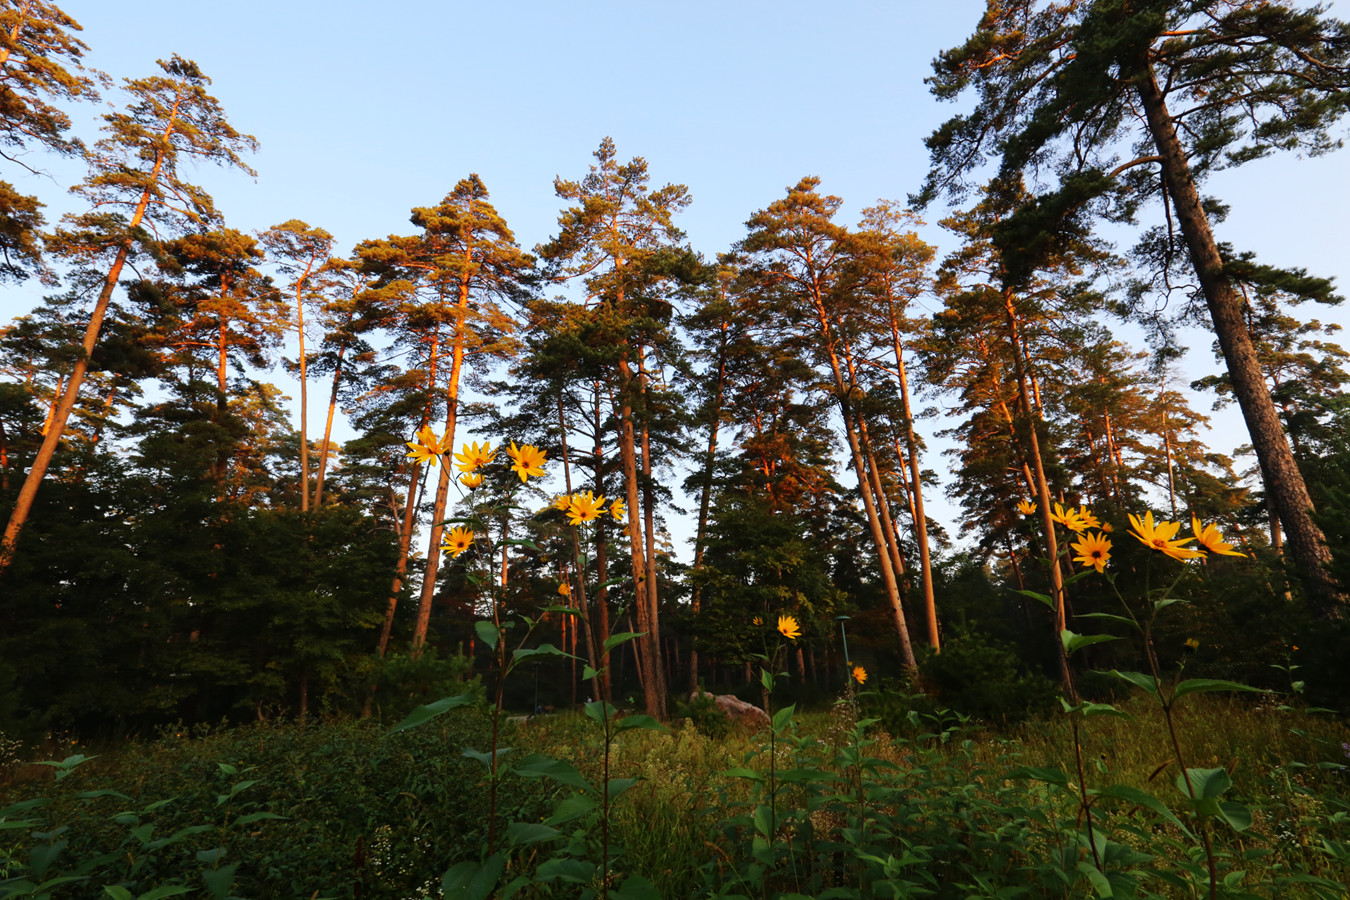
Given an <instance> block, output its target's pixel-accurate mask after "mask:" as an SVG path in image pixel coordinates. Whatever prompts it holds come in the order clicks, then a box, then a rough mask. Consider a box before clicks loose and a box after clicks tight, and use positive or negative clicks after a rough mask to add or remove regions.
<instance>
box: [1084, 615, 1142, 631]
mask: <svg viewBox="0 0 1350 900" xmlns="http://www.w3.org/2000/svg"><path fill="white" fill-rule="evenodd" d="M1074 618H1075V619H1105V620H1107V621H1108V622H1119V623H1120V624H1122V625H1128V626H1130V627H1131V628H1133V629H1134V630H1135V631H1138V630H1139V623H1137V622H1135V621H1134V619H1127V618H1125V617H1124V616H1117V615H1115V614H1113V613H1102V612H1092V613H1078V614H1076V615H1075V616H1074Z"/></svg>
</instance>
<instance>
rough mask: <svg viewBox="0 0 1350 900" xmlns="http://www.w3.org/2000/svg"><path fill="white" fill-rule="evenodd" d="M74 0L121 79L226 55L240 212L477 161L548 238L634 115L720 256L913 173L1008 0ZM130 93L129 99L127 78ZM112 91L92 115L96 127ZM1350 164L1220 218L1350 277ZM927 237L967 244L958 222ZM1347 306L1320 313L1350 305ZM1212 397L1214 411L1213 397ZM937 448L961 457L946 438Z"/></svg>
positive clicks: (652, 157)
mask: <svg viewBox="0 0 1350 900" xmlns="http://www.w3.org/2000/svg"><path fill="white" fill-rule="evenodd" d="M63 8H64V9H65V10H66V12H67V13H69V14H70V15H72V16H73V17H74V18H75V19H77V20H78V21H79V22H80V23H81V24H82V25H83V26H84V29H85V30H84V33H83V35H82V37H83V39H84V40H85V42H86V43H87V44H88V45H89V47H90V51H89V55H88V58H87V62H88V63H89V64H90V65H91V66H94V67H96V68H99V69H102V70H103V71H105V72H107V73H108V74H109V75H111V76H113V78H114V79H116V80H117V81H118V82H119V83H120V81H121V79H122V78H126V77H141V76H145V75H149V74H153V73H154V72H156V71H157V69H156V66H155V60H156V59H157V58H168V57H169V56H170V55H172V54H174V53H178V54H181V55H182V56H184V57H188V58H191V59H194V60H196V61H197V62H198V64H199V65H200V66H201V68H202V70H203V71H204V72H205V73H206V74H207V75H209V76H210V77H211V78H212V79H213V81H214V85H213V91H214V93H215V95H216V96H217V98H219V100H220V101H221V103H222V104H223V106H224V108H225V110H226V112H227V113H228V115H229V118H230V120H231V122H232V123H233V124H234V125H235V127H236V128H238V129H240V130H241V131H245V132H249V133H251V134H253V135H255V136H256V137H257V138H258V139H259V141H260V144H261V149H260V151H259V153H258V154H257V155H256V156H255V157H254V158H252V160H250V163H251V165H252V166H253V168H255V169H256V170H257V172H258V178H257V182H256V183H254V182H253V181H252V180H251V179H249V178H247V177H245V176H242V175H238V174H223V173H220V172H218V171H215V170H211V169H203V170H201V171H200V172H199V173H196V174H197V176H198V179H199V181H200V183H202V184H203V185H204V186H206V187H207V188H208V190H210V191H211V193H212V194H213V195H214V197H215V199H216V203H217V206H218V207H219V209H220V210H221V211H222V212H223V213H224V215H225V217H226V220H227V223H228V224H229V225H231V226H232V227H235V228H239V229H241V230H248V231H256V230H261V229H263V228H266V227H268V226H270V225H273V224H276V223H279V222H282V221H285V220H287V219H291V218H299V219H303V220H305V221H307V222H309V223H310V224H311V225H315V226H319V227H322V228H325V229H327V230H329V231H330V232H332V233H333V234H334V235H336V237H337V240H338V249H339V251H340V252H344V253H345V252H346V251H348V250H350V248H351V247H352V246H353V245H354V244H355V243H356V242H358V241H360V240H363V239H366V238H372V237H383V236H385V235H387V234H390V233H408V232H409V231H410V230H411V226H410V225H409V224H408V221H407V217H408V211H409V209H410V208H412V207H413V206H422V205H429V204H432V203H434V202H436V201H438V200H439V199H440V198H441V197H443V196H444V195H445V194H446V193H447V192H448V191H449V189H450V188H451V187H452V186H453V185H454V184H455V182H456V181H458V180H459V179H460V178H462V177H464V176H465V175H467V174H469V173H471V172H477V173H478V174H479V175H481V176H482V178H483V180H484V182H485V183H486V185H487V187H488V189H489V190H490V191H491V192H492V198H493V201H494V203H495V204H496V206H497V208H498V210H499V211H500V212H501V213H502V214H503V215H504V216H505V217H506V219H507V221H508V222H509V223H510V224H511V226H512V228H513V229H514V230H515V232H516V237H517V239H518V240H519V241H520V243H521V245H522V246H524V247H526V248H530V247H533V246H534V245H535V244H537V243H539V242H541V241H544V240H547V239H548V238H549V237H550V236H551V234H552V233H553V231H554V230H555V227H556V220H557V214H558V210H559V208H560V201H558V200H557V199H556V198H555V197H554V195H553V190H552V182H553V179H554V177H555V176H558V175H561V176H563V177H565V178H577V177H579V176H581V175H582V174H584V173H585V171H586V168H587V165H588V164H589V163H590V161H591V156H590V155H591V153H592V152H593V151H594V150H595V148H596V146H597V145H598V144H599V142H600V140H601V138H603V137H604V136H606V135H611V136H613V137H614V139H615V141H616V143H617V147H618V152H619V155H620V157H621V158H622V159H627V158H629V157H631V156H643V157H645V158H646V159H647V161H648V163H649V165H650V172H651V176H652V181H653V183H654V184H656V185H659V184H664V183H666V182H678V183H683V184H686V185H688V187H689V189H690V191H691V193H692V195H693V204H692V206H691V207H690V208H689V210H688V211H687V212H686V213H685V214H684V215H683V216H682V217H681V219H680V225H681V227H683V228H684V230H685V231H686V232H688V235H689V239H690V241H691V243H692V244H693V246H694V248H695V249H697V250H699V251H701V252H702V253H704V254H705V255H707V256H710V257H711V256H713V255H715V254H716V253H718V252H721V251H723V250H726V249H727V248H728V247H729V246H730V245H731V244H732V243H733V242H734V241H736V240H738V239H739V238H740V237H742V236H743V234H744V227H743V223H744V221H745V219H746V218H747V217H748V216H749V215H750V214H751V213H752V212H754V211H755V210H757V209H760V208H762V207H764V206H765V205H767V204H768V203H770V202H772V201H773V200H775V199H776V198H778V197H779V196H781V195H782V193H783V191H784V189H785V188H786V187H787V186H789V185H791V184H794V183H795V182H796V181H797V180H798V179H800V178H801V177H802V176H803V175H808V174H810V175H818V176H820V177H821V179H822V189H823V190H825V191H827V192H829V193H833V194H837V195H839V196H841V197H843V198H844V200H845V201H846V205H845V210H844V216H843V219H844V221H845V222H846V223H849V224H851V223H853V222H854V221H856V219H857V217H858V212H859V211H860V210H861V209H862V208H863V207H865V206H868V205H870V204H872V203H874V202H875V201H876V200H877V199H878V198H895V199H903V198H904V197H905V195H906V194H908V193H909V192H911V191H913V190H914V189H915V188H916V187H917V186H918V184H919V182H920V180H921V178H922V177H923V174H924V172H925V170H926V165H927V156H926V152H925V151H924V148H923V146H922V140H923V138H924V137H925V136H926V135H928V134H929V133H930V132H931V131H932V129H933V128H934V127H935V126H936V125H937V124H939V123H940V122H941V121H943V120H944V119H945V118H946V117H948V116H949V115H951V114H952V113H953V112H954V111H955V110H956V109H957V107H953V106H951V105H940V104H938V103H936V102H935V101H933V100H932V99H931V98H930V97H929V95H928V93H927V90H926V88H925V85H924V83H923V79H924V77H925V76H926V75H927V74H928V71H929V63H930V61H931V59H932V58H933V57H934V56H935V55H936V54H937V53H938V52H939V51H941V50H943V49H946V48H948V47H951V46H954V45H956V44H958V43H960V42H961V41H963V40H964V38H965V37H967V36H968V35H969V33H970V32H971V31H972V30H973V27H974V25H975V23H976V21H977V19H978V16H979V14H980V11H981V10H982V9H983V4H982V3H978V2H974V0H952V2H944V3H931V2H917V0H898V2H859V0H839V2H835V3H833V4H821V3H805V2H797V0H792V2H784V0H779V2H735V0H732V2H727V0H723V2H717V3H711V2H703V0H693V2H682V3H651V2H635V0H628V2H623V3H619V2H614V3H607V2H575V3H569V2H561V0H554V2H502V3H495V4H491V3H481V2H476V3H464V2H442V3H434V2H417V0H387V2H383V3H370V2H368V0H366V2H360V3H356V2H345V0H343V2H317V0H272V2H260V0H234V2H229V3H223V2H213V3H186V2H182V0H176V2H173V0H138V2H135V3H118V2H112V0H67V2H65V3H64V4H63ZM105 101H106V102H111V103H112V104H115V105H118V106H120V105H121V104H122V102H123V99H122V97H120V96H119V94H118V93H117V91H116V90H113V91H109V92H108V93H107V94H106V96H105ZM96 112H97V111H96V110H95V109H93V108H92V107H87V108H86V109H85V111H84V113H83V114H81V116H80V123H81V124H80V125H79V128H78V131H79V133H80V134H81V135H82V136H83V137H85V138H86V139H87V140H92V139H93V138H94V137H95V134H94V131H95V124H94V120H93V118H92V117H93V115H95V113H96ZM47 168H48V169H49V171H50V172H51V175H52V178H49V179H24V178H14V177H12V175H11V176H10V177H11V178H12V180H14V181H15V182H16V186H18V187H19V188H21V189H23V190H26V191H28V192H32V193H37V194H38V195H39V197H40V198H41V199H42V200H43V201H44V202H46V203H47V204H48V206H49V210H50V212H51V213H52V214H53V215H52V218H55V217H56V214H59V212H61V211H64V210H65V209H68V208H70V207H69V206H68V203H69V202H70V201H68V200H67V199H66V198H65V197H64V192H65V189H66V188H68V187H69V186H70V185H71V184H73V183H75V182H76V181H78V180H79V179H80V178H81V177H82V175H83V172H82V171H81V170H80V169H79V168H78V167H75V166H72V165H69V164H64V163H61V162H59V161H48V162H47ZM9 171H12V170H9ZM1347 173H1350V152H1346V151H1343V152H1341V153H1339V154H1334V155H1332V156H1330V157H1327V158H1323V159H1318V160H1297V159H1294V158H1292V157H1285V158H1281V159H1273V160H1265V161H1261V162H1258V163H1255V164H1252V165H1249V166H1246V167H1244V168H1242V169H1238V170H1235V171H1233V172H1229V173H1222V174H1221V175H1220V176H1219V177H1216V178H1215V179H1214V180H1213V182H1212V183H1211V185H1210V186H1209V189H1210V191H1211V192H1212V193H1214V194H1217V195H1218V196H1220V197H1222V198H1223V199H1224V200H1225V201H1227V202H1228V203H1229V204H1230V205H1231V207H1232V214H1231V217H1230V219H1229V221H1228V222H1227V223H1225V224H1224V225H1222V226H1221V227H1220V229H1219V234H1220V238H1221V239H1224V240H1229V241H1232V242H1233V243H1234V244H1235V245H1236V246H1238V247H1239V248H1243V249H1251V250H1255V251H1257V253H1258V254H1259V256H1260V258H1261V259H1262V260H1263V261H1266V262H1270V263H1273V264H1278V265H1286V266H1303V267H1306V268H1308V269H1309V270H1310V271H1312V272H1313V273H1315V274H1322V275H1333V276H1339V277H1338V283H1339V284H1340V286H1341V287H1342V289H1343V290H1344V289H1347V286H1350V278H1347V276H1350V261H1348V259H1347V256H1348V254H1347V253H1346V251H1345V249H1344V244H1345V242H1346V239H1347V228H1346V216H1347V210H1350V179H1348V178H1347V177H1346V176H1347ZM53 179H54V180H53ZM941 212H942V211H941V210H934V211H933V212H932V213H930V216H929V217H930V219H934V220H935V219H937V218H939V217H940V215H941ZM926 237H927V238H928V239H929V240H931V241H933V242H934V243H937V244H938V245H939V247H940V249H942V250H946V249H951V248H952V247H953V242H952V241H951V239H950V238H948V237H947V236H946V235H945V234H944V233H943V232H941V231H940V230H938V229H936V228H933V229H932V230H931V231H930V232H929V233H927V234H926ZM34 296H35V295H34V293H33V289H31V288H28V289H21V290H20V289H12V288H6V289H5V291H4V293H0V318H4V319H8V318H10V317H12V316H14V315H18V314H21V313H23V312H26V311H27V310H28V309H29V308H30V307H31V306H32V304H33V298H34ZM1348 313H1350V310H1346V309H1337V310H1331V311H1328V310H1322V309H1319V310H1315V311H1314V310H1311V309H1306V310H1304V312H1303V315H1304V316H1306V317H1310V316H1312V315H1314V314H1315V315H1317V316H1318V317H1319V318H1321V319H1322V320H1323V321H1326V320H1333V321H1342V322H1350V315H1348ZM1191 344H1192V346H1193V347H1195V348H1196V349H1197V351H1198V352H1197V353H1196V354H1193V357H1194V360H1193V363H1192V372H1188V373H1187V374H1188V376H1190V377H1193V375H1194V374H1200V373H1203V372H1204V371H1208V370H1211V369H1213V363H1212V361H1211V359H1210V355H1209V340H1208V338H1207V337H1205V336H1197V337H1196V338H1195V339H1193V340H1192V341H1191ZM1195 405H1196V406H1197V408H1198V409H1201V410H1207V408H1208V400H1207V399H1206V398H1198V399H1197V400H1196V401H1195ZM938 427H941V426H938ZM925 430H927V431H930V432H931V431H932V430H936V429H935V428H934V427H932V426H931V425H930V426H926V427H925ZM1243 441H1245V435H1244V434H1242V433H1241V429H1240V427H1238V428H1237V429H1234V428H1233V426H1232V423H1231V418H1230V421H1229V423H1228V424H1225V425H1223V426H1222V430H1221V431H1220V433H1219V434H1218V435H1216V436H1215V439H1214V442H1213V443H1214V445H1215V449H1218V450H1222V451H1228V450H1231V448H1232V447H1233V446H1235V445H1236V444H1238V443H1241V442H1243ZM927 464H928V465H930V466H932V467H934V468H937V469H939V470H941V469H942V468H943V467H944V466H943V463H942V461H941V460H940V459H938V458H936V457H935V456H934V457H930V458H929V460H928V461H927ZM949 512H950V510H949V508H944V507H943V506H941V505H939V506H938V508H937V509H935V510H934V511H933V512H932V514H933V515H935V516H936V517H938V518H940V519H943V520H945V522H946V524H947V525H948V526H949V527H952V526H954V525H955V524H956V523H955V521H954V517H953V516H951V515H950V514H949Z"/></svg>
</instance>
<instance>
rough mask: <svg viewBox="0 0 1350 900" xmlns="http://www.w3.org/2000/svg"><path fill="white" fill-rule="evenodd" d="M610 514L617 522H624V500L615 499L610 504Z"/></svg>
mask: <svg viewBox="0 0 1350 900" xmlns="http://www.w3.org/2000/svg"><path fill="white" fill-rule="evenodd" d="M609 514H610V515H611V516H613V517H614V521H615V522H622V521H623V517H624V511H623V501H622V500H615V501H614V502H613V503H611V504H610V505H609Z"/></svg>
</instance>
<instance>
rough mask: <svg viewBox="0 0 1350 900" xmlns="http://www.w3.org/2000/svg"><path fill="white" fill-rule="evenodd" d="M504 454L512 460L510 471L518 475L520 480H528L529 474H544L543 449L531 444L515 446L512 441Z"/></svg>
mask: <svg viewBox="0 0 1350 900" xmlns="http://www.w3.org/2000/svg"><path fill="white" fill-rule="evenodd" d="M506 455H507V456H509V457H511V460H512V465H511V471H512V472H515V473H516V474H517V475H519V476H520V480H521V481H528V480H529V478H530V476H531V475H534V476H538V475H543V474H544V469H543V465H544V451H543V450H540V449H539V448H538V447H536V446H534V445H533V444H526V445H525V446H523V447H517V446H516V442H515V441H512V442H511V446H510V447H508V448H507V450H506Z"/></svg>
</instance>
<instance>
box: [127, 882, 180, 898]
mask: <svg viewBox="0 0 1350 900" xmlns="http://www.w3.org/2000/svg"><path fill="white" fill-rule="evenodd" d="M190 893H192V888H190V887H188V886H187V885H186V884H162V885H160V886H159V887H157V888H154V889H153V890H149V891H146V892H145V893H144V894H140V895H138V896H137V897H136V900H159V898H161V897H176V896H178V895H179V894H190Z"/></svg>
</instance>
